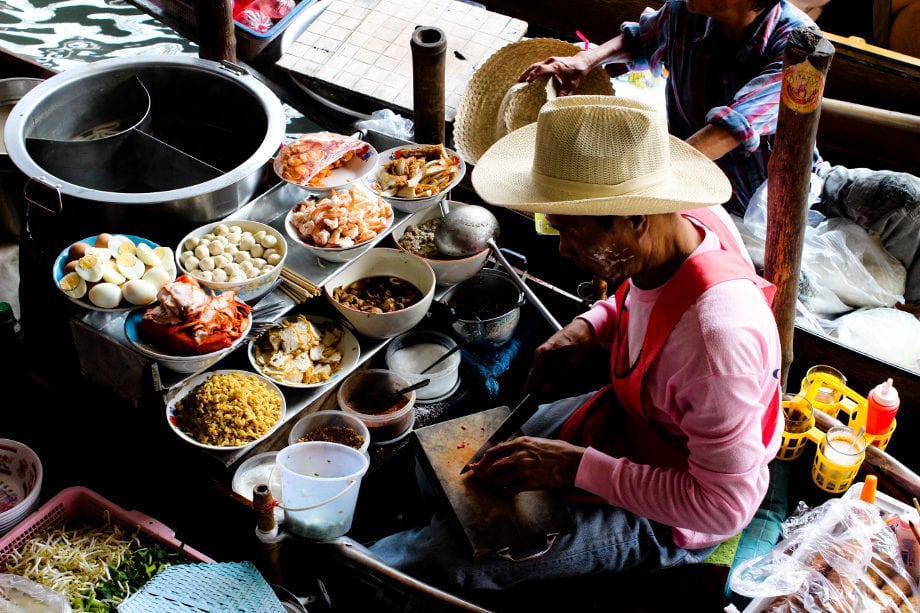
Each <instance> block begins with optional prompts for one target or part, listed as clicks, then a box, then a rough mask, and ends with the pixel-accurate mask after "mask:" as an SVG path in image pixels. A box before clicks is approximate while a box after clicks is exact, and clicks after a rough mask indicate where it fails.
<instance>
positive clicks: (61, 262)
mask: <svg viewBox="0 0 920 613" xmlns="http://www.w3.org/2000/svg"><path fill="white" fill-rule="evenodd" d="M119 236H126V237H128V238H130V239H131V241H132V242H133V243H134V244H135V245H138V244H140V243H144V244H146V245H148V246H149V247H150V248H151V249H156V248H157V247H159V245H157V244H156V243H154V242H153V241H150V240H148V239H146V238H141V237H140V236H134V235H133V234H120V235H119ZM97 237H98V235H96V236H87V237H86V238H84V239H83V240H79V241H77V243H87V244H89V245H90V246H95V244H96V238H97ZM75 244H76V243H72V244H71V245H69V246H68V247H67V249H64V250H63V251H61V253H59V254H58V256H57V258H55V260H54V266H53V268H52V270H51V276H52V277H53V279H54V286H55V287H56V288H58V291H59V292H61V295H62V296H64V297H65V298H67V299H68V300H70V301H71V302H73V303H74V304H76V305H79V306H81V307H83V308H84V309H90V310H92V311H104V312H107V313H121V312H124V311H130V310H131V309H136V308H137V307H138V306H139V305H136V304H131V303H130V302H128V301H127V300H125V299H124V298H122V300H121V302H120V303H119V304H118V306H117V307H115V308H112V309H105V308H102V307H98V306H96V305H95V304H93V303H92V302H90V301H89V297H88V296H83V297H82V298H71V297H70V296H68V295H67V294H65V293H64V292H63V290H61V288H60V285H59V284H60V282H61V279H63V278H64V266H66V265H67V254H68V253H69V252H70V248H71V247H72V246H73V245H75ZM146 268H147V269H149V268H150V267H149V266H148V267H146ZM167 272H168V273H169V276H170V279H169V280H170V281H174V280H175V279H176V268H175V265H173V266H172V267H171V269H170V270H168V271H167Z"/></svg>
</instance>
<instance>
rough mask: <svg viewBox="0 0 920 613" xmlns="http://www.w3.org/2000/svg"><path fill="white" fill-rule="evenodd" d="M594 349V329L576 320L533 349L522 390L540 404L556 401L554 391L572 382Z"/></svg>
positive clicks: (584, 322)
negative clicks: (530, 363) (533, 396)
mask: <svg viewBox="0 0 920 613" xmlns="http://www.w3.org/2000/svg"><path fill="white" fill-rule="evenodd" d="M593 347H594V328H592V327H591V324H589V323H588V322H587V321H585V320H584V319H581V318H578V317H576V318H575V319H573V320H572V321H571V322H570V323H569V324H568V325H567V326H566V327H564V328H563V329H562V330H559V331H558V332H556V333H555V334H553V335H552V336H551V337H549V339H547V340H546V342H544V343H543V344H542V345H540V346H539V347H537V348H536V350H535V351H534V359H533V365H532V366H531V367H530V372H529V373H528V375H527V382H526V383H525V384H524V390H525V391H527V392H530V393H531V394H533V395H535V396H536V397H537V398H540V399H541V400H548V399H552V398H555V397H556V394H555V390H556V388H557V387H560V386H562V385H565V384H567V383H568V382H570V381H571V377H572V375H573V374H575V373H576V372H577V371H578V370H579V368H581V367H582V365H583V363H584V359H585V357H587V356H588V355H589V354H590V353H591V350H592V349H593Z"/></svg>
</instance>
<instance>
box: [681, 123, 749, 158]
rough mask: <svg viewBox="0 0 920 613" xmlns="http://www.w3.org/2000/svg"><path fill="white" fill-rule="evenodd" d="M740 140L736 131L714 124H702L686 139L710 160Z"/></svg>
mask: <svg viewBox="0 0 920 613" xmlns="http://www.w3.org/2000/svg"><path fill="white" fill-rule="evenodd" d="M742 142H744V139H742V138H741V137H739V136H738V135H737V134H736V133H734V132H732V131H731V130H729V129H728V128H725V127H723V126H718V125H714V124H708V125H706V126H704V127H703V128H701V129H700V130H698V131H697V132H696V133H694V134H691V135H690V137H689V138H688V139H687V144H688V145H691V146H693V147H694V148H695V149H696V150H697V151H699V152H700V153H702V154H703V155H705V156H706V157H707V158H709V159H710V160H718V159H719V158H720V157H722V156H723V155H725V154H726V153H728V152H729V151H731V150H732V149H734V148H735V147H737V146H738V145H740V144H741V143H742Z"/></svg>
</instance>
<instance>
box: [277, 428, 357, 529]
mask: <svg viewBox="0 0 920 613" xmlns="http://www.w3.org/2000/svg"><path fill="white" fill-rule="evenodd" d="M275 462H276V463H277V465H278V468H279V470H280V471H281V508H282V509H284V525H285V527H286V528H287V529H288V530H290V531H291V532H292V533H294V534H297V535H299V536H302V537H304V538H309V539H317V540H324V539H331V538H335V537H337V536H342V535H343V534H345V533H346V532H348V531H349V530H350V529H351V521H352V519H353V518H354V514H355V505H356V504H357V502H358V490H359V489H360V487H361V479H362V478H363V477H364V473H366V472H367V469H368V467H369V466H370V458H369V457H368V456H367V455H366V454H364V453H361V452H360V451H358V450H357V449H354V448H352V447H348V446H346V445H340V444H338V443H328V442H325V441H306V442H303V443H294V444H293V445H289V446H287V447H285V448H284V449H282V450H281V451H279V452H278V456H277V457H276V458H275Z"/></svg>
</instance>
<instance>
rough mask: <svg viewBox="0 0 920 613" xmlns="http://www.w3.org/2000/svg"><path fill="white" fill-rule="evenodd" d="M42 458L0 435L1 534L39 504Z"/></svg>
mask: <svg viewBox="0 0 920 613" xmlns="http://www.w3.org/2000/svg"><path fill="white" fill-rule="evenodd" d="M42 476H43V469H42V463H41V460H39V459H38V454H36V453H35V452H34V451H32V449H30V448H29V447H28V446H26V445H24V444H23V443H20V442H18V441H14V440H12V439H8V438H0V534H5V533H7V532H9V531H10V530H12V529H13V528H14V527H15V526H16V525H17V524H18V523H19V522H21V521H22V520H23V519H25V518H26V516H28V515H29V514H30V513H31V512H32V511H34V510H35V508H36V507H37V506H38V499H39V496H40V494H41V489H42Z"/></svg>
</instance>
